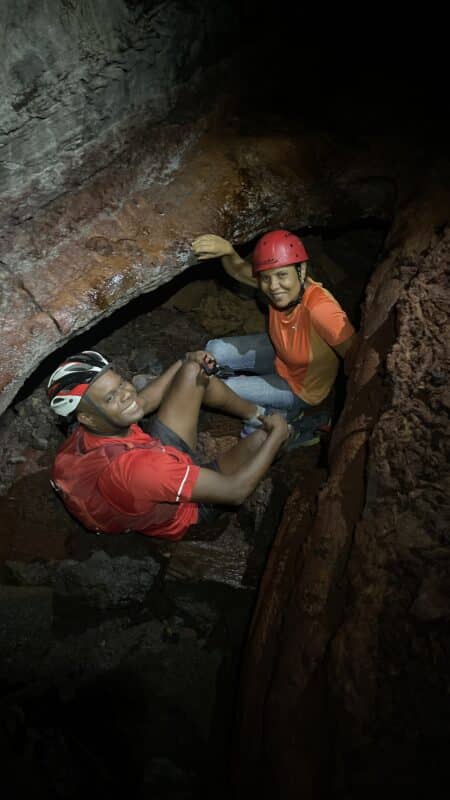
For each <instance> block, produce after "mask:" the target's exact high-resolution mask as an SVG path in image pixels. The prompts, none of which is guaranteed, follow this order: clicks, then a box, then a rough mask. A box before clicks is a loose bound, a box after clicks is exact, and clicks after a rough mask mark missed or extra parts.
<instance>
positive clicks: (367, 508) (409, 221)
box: [235, 180, 450, 798]
mask: <svg viewBox="0 0 450 800" xmlns="http://www.w3.org/2000/svg"><path fill="white" fill-rule="evenodd" d="M446 186H447V189H446V190H445V191H442V184H441V183H440V181H439V180H438V181H437V182H435V183H432V184H431V185H428V187H427V188H425V187H424V188H423V191H422V194H420V195H418V196H417V197H416V198H415V200H414V202H413V203H412V204H411V205H406V206H405V207H404V208H403V209H402V212H401V213H400V214H399V216H398V218H397V220H396V223H395V224H394V226H393V229H392V231H391V234H390V236H389V238H388V241H387V243H386V247H387V248H388V249H390V248H392V250H391V254H390V256H389V257H388V258H387V260H385V261H384V262H383V263H382V264H381V265H380V267H379V268H378V269H377V270H376V272H375V274H374V276H373V278H372V280H371V281H370V283H369V286H368V290H367V297H366V300H367V302H366V305H365V309H364V317H363V324H362V336H361V340H360V345H359V350H358V354H357V356H356V361H355V367H354V370H353V373H352V376H351V379H350V381H349V384H348V386H347V400H346V404H345V408H344V410H343V413H342V415H341V418H340V420H339V423H338V425H337V428H336V429H335V431H334V434H333V437H332V441H331V447H330V477H329V479H328V481H327V484H326V486H325V487H323V489H322V490H321V491H320V494H319V499H318V508H317V515H316V517H315V520H314V523H313V524H312V525H311V527H310V528H308V526H306V527H305V526H303V525H302V526H301V529H302V534H301V535H298V534H299V530H298V524H297V517H298V511H299V508H300V507H301V506H299V503H301V498H300V496H297V498H295V497H294V495H293V496H292V497H291V498H290V500H289V504H288V505H287V506H286V510H285V514H284V516H283V520H282V523H281V525H280V527H279V530H278V533H277V537H276V540H275V542H274V545H273V548H272V551H271V554H270V558H269V562H268V565H267V568H266V571H265V574H264V578H263V582H262V585H261V590H260V593H259V599H258V604H257V607H256V612H255V615H254V617H253V622H252V628H251V631H250V637H249V643H248V649H247V656H246V660H245V664H244V670H243V681H242V686H241V695H240V713H239V726H238V727H239V735H238V738H237V741H236V745H235V746H236V751H235V782H236V787H237V789H238V796H241V795H242V796H244V795H245V792H246V791H249V788H250V786H254V781H255V775H259V777H260V779H261V791H262V792H263V793H264V792H265V791H267V792H268V795H267V796H269V795H270V793H271V792H274V791H280V796H281V797H283V798H294V797H298V792H299V791H300V789H301V790H302V792H303V791H304V793H305V796H307V797H316V796H320V797H322V796H325V797H336V798H341V797H346V798H349V797H350V798H353V797H354V798H358V797H360V796H361V793H364V795H365V796H366V797H376V796H378V795H379V793H380V791H387V790H389V791H390V792H396V791H407V792H408V793H410V796H413V797H418V796H420V795H421V794H423V792H426V791H428V790H429V789H430V788H431V787H433V790H434V791H437V792H438V793H439V792H440V791H441V789H442V786H443V785H445V780H446V778H445V776H446V761H447V758H446V742H447V741H448V735H449V729H448V710H449V700H448V697H449V695H448V681H447V670H446V667H445V664H446V663H447V662H448V656H449V651H448V643H449V611H448V598H449V595H448V587H449V585H450V575H449V570H448V565H449V561H448V545H449V538H448V531H449V528H448V511H449V505H448V480H449V471H448V463H449V462H448V392H447V388H446V387H447V383H446V379H444V377H443V376H444V373H445V374H448V367H449V349H448V343H447V339H446V337H443V336H442V330H443V326H445V327H447V326H448V319H449V307H448V258H449V231H448V226H446V224H445V220H446V219H448V210H449V208H450V202H449V195H448V183H446ZM419 208H420V209H421V211H420V213H419V212H418V209H419ZM250 740H251V744H250V745H249V744H248V743H249V742H250ZM244 744H245V748H246V749H245V750H244ZM287 765H289V770H290V778H289V780H286V767H287ZM276 787H278V789H277V788H276ZM280 787H281V788H280ZM264 796H266V795H264Z"/></svg>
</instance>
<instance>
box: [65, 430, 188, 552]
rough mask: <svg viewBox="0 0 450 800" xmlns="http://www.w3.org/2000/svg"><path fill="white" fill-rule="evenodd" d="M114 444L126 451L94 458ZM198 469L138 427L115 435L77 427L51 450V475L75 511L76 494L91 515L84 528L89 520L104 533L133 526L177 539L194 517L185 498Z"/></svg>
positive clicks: (130, 528)
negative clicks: (54, 451)
mask: <svg viewBox="0 0 450 800" xmlns="http://www.w3.org/2000/svg"><path fill="white" fill-rule="evenodd" d="M118 444H119V445H121V446H125V447H130V449H129V450H125V451H124V452H119V454H118V455H116V454H114V456H113V457H112V458H111V457H110V456H109V457H108V458H104V457H103V458H101V457H100V460H99V456H98V455H97V454H98V453H99V452H100V449H101V448H103V447H110V446H111V445H118ZM136 446H137V447H136ZM139 446H141V447H142V446H145V449H139ZM99 448H100V449H99ZM132 448H134V449H132ZM199 471H200V467H198V466H197V465H196V464H194V463H193V461H192V459H191V458H190V457H189V456H188V455H187V454H186V453H183V452H182V451H181V450H178V449H177V448H176V447H170V446H166V445H163V444H162V443H161V442H160V441H159V439H155V438H154V437H152V436H150V435H149V434H148V433H145V432H144V431H143V430H142V429H141V428H140V427H139V426H138V425H131V426H130V431H129V434H128V435H127V436H117V437H116V436H100V435H98V434H95V433H92V432H90V431H88V430H87V429H86V428H84V427H83V426H80V427H79V428H77V429H76V431H75V432H74V433H73V434H72V436H71V437H70V438H69V439H68V440H67V442H66V443H65V444H64V445H63V446H62V448H61V449H60V451H59V452H58V453H57V455H56V458H55V464H54V469H53V476H52V477H53V481H54V483H55V485H56V488H58V489H60V490H61V491H62V494H63V497H64V495H65V497H64V500H65V502H66V505H67V506H68V508H69V509H70V510H72V511H74V513H75V514H77V512H76V508H77V506H76V499H77V497H78V498H79V497H81V498H82V500H83V503H84V507H85V508H86V510H87V513H88V514H89V515H90V518H91V520H90V524H89V525H87V527H90V528H92V527H93V524H92V520H93V521H94V523H95V528H94V529H95V530H98V531H101V532H104V533H120V532H122V531H124V530H135V531H139V532H141V533H144V534H146V535H148V536H158V537H167V538H171V539H179V538H181V537H182V536H183V534H184V533H185V532H186V530H187V529H188V527H189V526H190V525H193V524H195V523H196V522H197V520H198V505H197V503H192V502H190V498H191V494H192V489H193V487H194V485H195V483H196V481H197V478H198V475H199ZM72 498H73V501H74V502H72V507H71V499H72ZM78 516H79V518H80V521H81V522H83V524H86V523H85V520H84V519H81V514H78Z"/></svg>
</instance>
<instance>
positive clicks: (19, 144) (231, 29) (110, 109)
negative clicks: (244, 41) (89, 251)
mask: <svg viewBox="0 0 450 800" xmlns="http://www.w3.org/2000/svg"><path fill="white" fill-rule="evenodd" d="M238 28H239V12H238V9H237V4H235V3H233V2H232V3H220V2H217V0H212V2H209V3H203V2H201V1H200V0H194V2H191V3H181V2H176V0H166V1H165V2H164V1H160V2H158V0H152V1H149V0H142V1H141V2H139V0H136V1H133V0H80V1H79V2H74V0H46V2H40V3H33V2H30V0H17V1H16V0H5V2H3V3H2V6H1V10H0V42H1V51H2V64H1V68H0V69H1V72H0V76H1V77H0V80H1V87H2V91H1V99H0V153H1V166H0V186H1V191H0V220H1V221H2V222H3V220H4V221H6V222H8V221H12V222H16V223H17V222H20V221H21V220H23V219H26V218H27V217H30V216H32V215H33V214H34V212H35V210H36V207H39V206H41V205H43V204H44V203H48V202H49V201H50V200H51V199H53V198H55V197H56V196H58V194H59V193H61V192H62V191H67V190H68V189H70V188H73V187H76V186H79V185H80V183H82V182H83V181H85V180H86V179H87V178H89V177H90V176H91V175H93V174H95V173H96V172H98V170H99V169H101V168H102V167H104V166H105V165H106V164H108V163H110V162H111V161H112V160H113V159H114V158H115V157H117V156H118V154H119V153H120V152H121V150H122V149H123V147H124V144H125V143H126V141H127V139H128V138H129V136H130V129H132V127H133V125H136V124H138V123H139V121H142V119H143V118H144V117H145V119H146V121H147V123H150V124H157V123H159V122H161V120H163V119H165V118H167V116H168V115H169V113H170V112H171V110H172V109H173V107H174V105H175V103H176V100H177V98H178V96H179V94H180V91H181V90H182V88H183V86H185V85H186V84H187V83H188V82H189V81H190V80H192V79H195V76H196V75H198V73H199V71H201V70H202V69H205V68H206V67H207V66H208V65H209V64H210V63H211V62H212V61H218V60H220V57H223V55H224V50H225V46H224V45H225V42H227V47H226V50H227V51H229V47H230V44H229V43H230V41H233V35H234V36H235V35H236V33H237V31H238Z"/></svg>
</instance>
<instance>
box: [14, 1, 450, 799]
mask: <svg viewBox="0 0 450 800" xmlns="http://www.w3.org/2000/svg"><path fill="white" fill-rule="evenodd" d="M0 16H1V27H0V29H1V31H2V35H3V41H2V56H3V57H2V62H3V65H2V81H3V91H2V100H1V103H0V120H1V139H0V148H1V149H0V152H1V161H0V176H1V184H0V220H1V222H0V224H1V238H0V241H1V255H0V277H1V302H0V316H1V330H2V345H1V348H0V414H1V416H0V451H1V458H2V470H1V474H0V528H1V536H0V600H1V602H0V654H1V658H0V685H1V694H0V744H1V752H2V786H3V788H4V791H5V790H8V789H9V790H12V791H14V792H15V793H17V794H18V793H20V792H21V791H23V792H31V791H32V792H33V796H34V797H38V798H43V800H44V798H45V800H47V799H48V798H60V800H72V798H73V800H75V798H76V799H77V800H78V798H80V797H82V796H84V795H86V794H92V793H93V792H102V793H108V794H109V795H110V796H112V797H118V796H123V795H124V794H126V795H127V797H129V798H130V800H141V798H144V797H151V798H152V800H172V798H173V800H175V798H176V799H177V800H178V799H179V798H183V800H184V799H185V798H186V799H187V798H194V797H196V798H203V797H205V798H206V797H208V798H209V797H210V796H211V795H214V796H215V797H218V798H220V799H221V800H240V798H244V797H247V796H248V795H253V794H255V793H258V795H259V796H260V797H262V798H266V797H267V798H269V797H270V798H274V797H275V798H280V800H298V798H299V797H302V798H305V799H310V800H344V798H345V800H359V798H360V797H361V796H362V795H364V797H365V798H372V797H373V798H375V797H377V798H378V797H379V794H380V791H382V792H384V793H385V794H386V793H387V794H388V795H389V796H391V795H394V793H395V794H397V793H399V792H402V791H404V792H405V793H408V796H409V797H422V796H423V795H424V793H425V792H428V793H429V792H430V791H432V792H434V793H437V794H438V795H440V794H441V793H443V791H444V787H445V785H446V777H447V768H446V755H447V754H446V750H447V743H448V737H449V733H450V730H449V728H450V725H449V719H450V705H449V696H450V692H449V688H448V677H447V673H448V662H449V619H450V581H449V563H450V562H449V550H448V545H449V514H448V496H449V489H450V480H449V472H448V467H447V463H448V444H447V443H448V437H447V431H448V423H447V420H448V408H449V405H450V396H449V390H448V365H449V348H448V334H447V331H448V317H449V305H448V256H449V249H450V233H449V225H448V213H449V208H450V202H449V201H450V181H449V177H450V169H449V166H450V165H449V158H448V152H447V143H448V133H449V130H448V119H447V118H446V116H445V103H444V100H443V98H444V96H445V94H444V92H443V89H442V86H441V82H442V78H443V76H445V68H444V59H443V56H441V53H445V52H446V50H445V48H443V49H441V48H440V47H439V46H438V44H439V43H438V42H437V40H436V35H437V34H436V32H434V34H433V42H434V43H435V47H434V52H433V54H432V55H429V57H428V59H427V60H426V63H425V64H424V59H416V60H412V59H411V58H409V50H407V48H406V42H405V43H404V44H403V45H402V44H401V43H399V41H398V40H395V41H394V37H393V39H392V40H390V39H387V38H386V35H385V32H383V35H382V37H380V36H379V37H377V36H376V35H374V39H376V43H375V41H374V44H373V45H372V44H371V42H369V41H368V40H367V35H366V33H363V32H361V35H355V34H354V32H352V34H351V35H350V33H348V34H347V35H345V34H344V35H342V36H336V35H335V33H334V35H331V36H330V37H329V38H328V37H327V35H326V33H325V30H324V27H323V20H322V19H320V12H319V11H317V12H316V13H314V11H313V10H306V9H301V10H297V11H295V12H294V11H292V10H290V11H289V14H287V11H286V10H283V8H282V6H280V4H278V6H275V4H270V3H269V4H268V6H267V10H266V9H265V8H264V9H263V8H262V7H261V4H257V3H255V2H254V0H246V2H244V3H242V2H237V0H228V1H225V0H209V2H202V0H192V2H189V3H182V2H178V0H165V1H163V2H156V1H155V0H133V2H132V1H131V0H116V1H115V2H114V3H108V2H106V0H80V2H69V0H48V2H46V3H45V4H30V3H28V2H27V1H26V0H14V2H13V0H5V2H4V3H3V4H2V9H1V10H0ZM421 24H423V21H422V22H421ZM352 30H353V29H352ZM300 32H301V33H300ZM372 32H373V33H374V34H375V31H374V30H373V31H372ZM421 33H422V36H423V31H422V32H421ZM380 41H382V42H383V48H382V50H383V52H382V56H383V57H382V62H383V63H382V65H381V64H380V61H381V58H380V56H381V53H380ZM408 42H409V44H408V47H410V44H411V38H409V40H408ZM402 46H403V47H404V49H403V50H402ZM440 60H442V63H440ZM425 109H426V112H425ZM277 229H287V230H289V231H291V232H292V233H293V234H294V235H295V236H297V237H300V239H301V241H302V242H303V243H304V245H305V247H306V249H307V251H308V253H309V257H310V270H311V276H312V279H313V280H314V281H315V282H318V283H320V284H322V286H323V287H325V288H326V290H327V291H328V292H330V293H331V294H332V295H333V297H334V298H336V300H337V301H338V302H339V304H340V305H341V306H342V308H344V309H345V311H346V313H347V315H348V319H349V320H350V323H351V324H352V326H353V327H354V328H355V330H356V338H355V342H356V344H355V348H354V350H352V357H351V359H350V360H348V359H347V360H346V361H345V365H344V361H343V360H341V361H340V365H339V370H338V373H337V377H336V380H335V383H334V386H333V391H332V392H331V394H330V396H329V397H328V398H327V399H326V404H325V405H326V409H327V414H328V413H329V415H330V420H331V431H328V432H327V434H326V435H324V436H322V438H321V439H320V440H318V441H316V440H314V442H313V446H311V447H299V448H297V449H295V450H293V451H292V452H287V453H284V454H283V453H281V455H280V457H279V458H277V459H275V460H273V463H272V464H271V466H270V468H269V469H268V470H267V471H266V472H265V474H264V476H263V477H262V478H261V479H260V480H259V482H258V484H257V486H256V488H255V489H254V490H253V491H252V492H251V493H250V494H249V495H248V496H247V497H246V499H244V501H243V502H241V503H240V504H238V505H237V506H235V507H234V506H233V507H231V506H230V507H228V508H227V509H226V510H225V512H224V513H222V514H221V515H220V516H219V517H218V518H216V519H215V520H214V521H213V522H208V521H206V522H205V521H204V522H201V523H200V524H198V525H194V526H193V527H192V528H191V529H188V531H187V533H186V534H185V535H184V536H183V537H182V538H179V539H178V540H168V539H164V538H161V539H158V538H156V537H152V536H144V535H142V534H139V533H136V532H133V531H127V532H124V533H123V534H121V535H118V536H110V535H108V534H104V533H99V534H98V535H95V533H93V532H92V531H88V530H87V529H86V528H84V527H83V526H82V525H81V524H80V523H79V522H78V521H77V519H76V518H75V517H74V516H72V515H71V514H70V513H68V511H67V510H66V509H65V507H64V505H63V504H62V502H61V500H60V498H59V497H58V496H57V494H56V493H55V492H54V491H53V489H52V487H51V485H50V471H51V466H52V463H53V460H54V458H55V454H56V452H57V450H58V448H60V447H61V445H62V444H63V443H64V442H65V441H66V436H67V426H65V425H64V424H63V423H62V421H61V420H60V421H59V422H58V420H56V419H55V415H54V414H53V413H52V412H51V410H50V408H49V404H48V399H47V394H46V387H47V382H48V379H49V376H50V375H51V374H52V373H53V372H54V370H55V369H56V367H57V366H58V365H59V364H60V363H61V361H62V360H63V359H64V358H66V357H67V356H69V355H71V354H73V353H75V352H80V351H81V350H98V351H100V352H101V353H103V354H104V355H105V356H106V357H107V358H108V360H109V361H111V362H112V363H113V364H114V367H115V368H116V369H117V370H118V372H120V374H122V375H123V376H124V377H125V378H126V379H127V380H128V381H130V382H132V381H137V380H138V377H137V376H142V375H143V376H146V377H145V378H143V379H141V380H144V381H148V380H149V379H152V378H158V376H161V375H162V374H164V373H165V371H166V370H167V369H169V368H170V365H171V364H172V363H173V362H174V361H175V360H177V359H180V358H182V357H183V355H184V353H185V352H186V350H188V351H196V350H203V349H204V348H205V346H206V342H207V341H209V340H211V339H215V338H218V337H222V336H239V335H246V334H252V333H263V332H264V331H266V329H267V318H268V314H269V310H268V304H267V302H262V300H261V295H260V294H259V293H258V292H257V291H256V290H255V289H254V288H253V287H252V286H250V285H244V284H242V283H239V282H238V281H236V280H235V279H234V278H233V277H232V276H230V275H229V274H227V273H226V272H225V271H224V270H223V269H222V267H221V262H220V259H219V258H214V259H211V260H208V261H204V262H202V261H199V259H198V258H197V257H196V254H195V252H194V249H193V247H192V243H193V241H194V240H195V239H196V238H197V237H199V236H201V235H203V234H208V233H213V234H216V235H217V236H220V237H223V238H224V239H225V240H227V241H230V242H232V243H233V246H234V248H235V249H236V251H237V253H238V254H239V256H240V257H241V258H242V259H248V258H250V257H251V254H252V252H253V250H254V248H255V245H256V244H257V242H258V241H259V239H260V237H261V236H262V235H263V234H265V233H266V232H268V231H271V230H277ZM344 367H345V368H344ZM153 417H154V414H153V413H150V414H149V415H148V416H146V417H144V418H143V419H142V420H141V422H140V426H141V428H142V430H143V431H144V432H147V431H150V426H151V424H152V419H153ZM241 427H242V426H241V420H240V419H237V418H236V416H234V415H226V414H223V413H220V412H218V411H217V410H215V409H214V408H210V407H205V408H202V409H201V411H200V414H199V421H198V450H199V452H200V453H201V455H202V457H203V459H204V462H205V463H208V464H211V463H213V462H214V461H215V460H216V459H217V458H220V456H221V454H223V453H224V452H225V451H226V450H227V449H228V448H230V447H231V446H233V445H234V444H236V443H237V442H239V440H240V438H241V437H240V432H241Z"/></svg>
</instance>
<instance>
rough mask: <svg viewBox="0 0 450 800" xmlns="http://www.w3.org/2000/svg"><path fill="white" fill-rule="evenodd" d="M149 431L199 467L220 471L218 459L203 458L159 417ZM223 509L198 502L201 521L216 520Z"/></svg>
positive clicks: (149, 427) (153, 421)
mask: <svg viewBox="0 0 450 800" xmlns="http://www.w3.org/2000/svg"><path fill="white" fill-rule="evenodd" d="M148 432H149V433H150V436H154V437H155V439H159V441H160V442H162V443H163V444H166V445H168V446H169V447H176V448H177V450H181V452H182V453H186V454H187V455H188V456H190V458H192V461H193V462H194V464H196V465H197V466H198V467H205V468H206V469H213V470H215V471H216V472H219V465H218V463H217V461H216V460H215V459H214V460H213V461H205V460H204V459H202V458H201V456H200V455H199V454H198V453H197V452H196V451H195V450H193V449H192V447H190V446H189V445H188V443H187V442H185V441H184V439H182V438H181V436H178V434H177V433H175V431H173V430H172V429H171V428H168V427H167V425H164V422H161V420H159V419H158V418H157V417H154V418H153V419H152V420H151V422H150V425H149V426H148ZM222 511H223V509H221V508H220V507H219V506H213V505H211V504H210V503H198V522H199V523H209V522H214V520H216V519H217V517H219V516H220V514H221V513H222Z"/></svg>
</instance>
